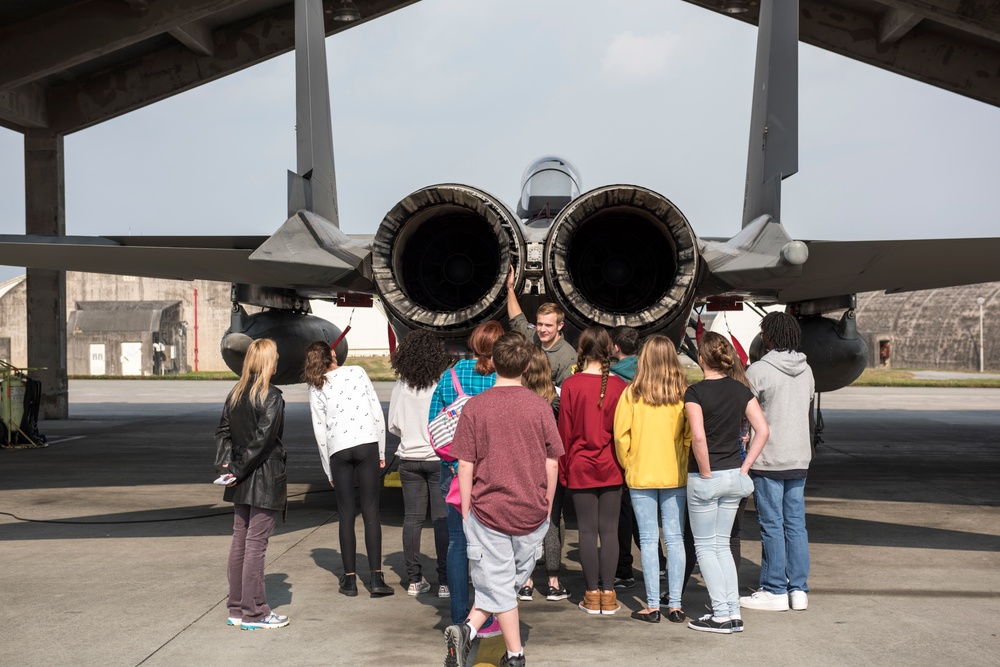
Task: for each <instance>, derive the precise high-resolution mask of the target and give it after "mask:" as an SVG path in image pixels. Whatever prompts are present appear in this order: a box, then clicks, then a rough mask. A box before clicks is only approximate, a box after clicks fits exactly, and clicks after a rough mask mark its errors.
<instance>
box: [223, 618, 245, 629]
mask: <svg viewBox="0 0 1000 667" xmlns="http://www.w3.org/2000/svg"><path fill="white" fill-rule="evenodd" d="M226 625H232V626H234V627H237V628H239V627H242V626H243V618H242V617H240V616H230V617H229V618H227V619H226Z"/></svg>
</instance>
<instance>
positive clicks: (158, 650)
mask: <svg viewBox="0 0 1000 667" xmlns="http://www.w3.org/2000/svg"><path fill="white" fill-rule="evenodd" d="M337 516H338V514H337V512H334V513H333V514H331V515H330V517H329V518H328V519H327V520H326V521H324V522H323V523H321V524H319V525H318V526H316V527H315V528H313V529H312V530H310V531H309V532H308V533H306V534H305V535H303V536H302V537H301V538H300V539H299V540H297V541H296V542H295V543H294V544H291V545H289V546H288V547H287V548H286V549H285V550H284V551H282V552H281V553H280V554H278V555H277V556H275V557H274V558H273V559H272V560H271V561H270V562H268V563H267V564H266V565H265V569H266V568H267V567H270V566H272V565H274V564H275V563H277V562H278V561H279V560H281V557H282V556H284V555H285V554H287V553H288V552H289V551H291V550H292V549H294V548H295V547H297V546H299V545H300V544H302V543H303V542H305V541H306V540H307V539H309V538H310V537H312V536H313V534H315V533H316V531H318V530H319V529H320V528H322V527H323V526H325V525H327V524H328V523H330V522H331V521H333V520H334V519H336V518H337ZM228 597H229V596H226V597H224V598H222V599H221V600H219V601H218V602H216V603H215V604H213V605H212V606H211V607H209V608H208V609H206V610H205V612H204V613H203V614H201V615H200V616H198V618H196V619H194V620H193V621H191V622H190V623H188V624H187V625H185V626H184V627H183V628H181V629H180V630H178V631H177V633H176V634H174V636H173V637H171V638H170V639H168V640H167V641H165V642H163V643H162V644H160V645H159V646H158V647H156V650H155V651H153V652H152V653H150V654H149V655H147V656H146V657H145V658H143V659H142V660H140V661H139V662H137V663H136V664H135V667H140V666H141V665H144V664H146V662H147V661H149V659H150V658H152V657H153V656H154V655H156V654H157V653H159V652H160V651H162V650H163V649H164V648H166V647H167V645H169V644H170V643H172V642H173V641H174V640H175V639H177V638H178V637H180V636H181V635H182V634H184V632H186V631H187V630H188V629H190V628H191V627H192V626H193V625H194V624H195V623H197V622H198V621H200V620H201V619H203V618H205V617H206V616H208V615H209V614H210V613H212V612H213V611H215V609H216V607H218V606H219V605H220V604H225V602H226V600H227V599H228Z"/></svg>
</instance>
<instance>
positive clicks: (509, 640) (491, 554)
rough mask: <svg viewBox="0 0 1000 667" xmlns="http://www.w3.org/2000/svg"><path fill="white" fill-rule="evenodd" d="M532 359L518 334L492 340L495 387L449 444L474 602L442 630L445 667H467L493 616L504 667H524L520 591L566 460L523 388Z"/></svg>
mask: <svg viewBox="0 0 1000 667" xmlns="http://www.w3.org/2000/svg"><path fill="white" fill-rule="evenodd" d="M530 358H531V344H530V343H529V342H528V339H527V338H525V337H524V336H523V335H521V334H520V333H517V332H510V333H506V334H504V335H503V336H501V337H500V338H499V339H497V341H496V343H494V344H493V365H494V367H496V371H497V381H496V384H495V385H494V386H493V387H492V388H491V389H487V390H486V391H484V392H483V393H481V394H479V395H477V396H474V397H473V398H471V399H470V400H469V402H468V403H466V404H465V407H464V408H463V409H462V416H461V418H460V419H459V421H458V430H457V432H456V433H455V439H454V441H453V442H452V445H451V454H452V456H454V457H455V458H457V459H458V461H459V463H458V483H459V490H460V491H461V495H462V517H463V519H464V528H465V535H466V539H467V540H468V545H469V546H468V553H469V572H470V574H471V575H472V584H473V587H474V588H475V592H476V600H475V608H474V609H473V610H472V612H471V613H470V614H469V619H468V620H467V621H466V622H465V623H461V624H458V625H451V626H449V627H448V628H447V629H446V630H445V640H446V642H447V645H448V653H447V656H446V657H445V665H446V666H449V667H465V665H466V659H467V658H468V656H469V651H470V649H471V648H472V642H473V641H474V640H475V638H476V632H477V631H478V629H479V628H480V627H482V624H483V623H484V622H485V621H486V618H487V616H489V615H490V614H491V613H493V614H496V617H497V620H498V621H499V622H500V629H501V631H502V632H503V638H504V642H505V643H506V645H507V653H506V654H505V655H504V657H503V658H502V659H501V661H500V665H501V667H523V666H524V664H525V661H524V651H523V648H522V646H521V630H520V625H519V622H520V621H519V618H518V613H517V590H518V589H519V588H520V587H521V586H523V585H524V583H525V582H526V581H527V580H528V577H529V576H530V575H531V571H532V569H533V568H534V566H535V562H536V561H537V560H538V558H539V557H540V556H541V549H542V539H543V538H544V537H545V533H546V531H547V530H548V526H549V513H550V512H551V509H552V498H553V496H554V495H555V491H556V477H557V475H558V472H559V457H560V456H561V455H562V453H563V446H562V440H561V439H560V437H559V430H558V428H557V427H556V422H555V418H554V417H553V416H552V408H551V407H549V404H548V402H546V401H545V399H543V398H541V397H540V396H538V395H537V394H535V393H534V392H532V391H531V390H529V389H525V388H524V387H522V386H521V374H522V373H524V370H525V369H526V368H527V366H528V361H529V360H530Z"/></svg>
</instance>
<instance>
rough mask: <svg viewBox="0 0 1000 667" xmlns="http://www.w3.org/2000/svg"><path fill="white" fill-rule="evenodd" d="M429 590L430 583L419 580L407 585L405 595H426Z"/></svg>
mask: <svg viewBox="0 0 1000 667" xmlns="http://www.w3.org/2000/svg"><path fill="white" fill-rule="evenodd" d="M430 589H431V582H429V581H427V580H426V579H421V580H420V581H417V582H414V583H412V584H410V585H409V587H407V589H406V594H407V595H420V594H421V593H426V592H427V591H429V590H430Z"/></svg>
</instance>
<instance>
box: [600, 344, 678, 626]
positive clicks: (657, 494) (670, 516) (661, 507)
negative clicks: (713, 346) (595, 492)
mask: <svg viewBox="0 0 1000 667" xmlns="http://www.w3.org/2000/svg"><path fill="white" fill-rule="evenodd" d="M685 390H687V378H686V377H685V375H684V370H683V369H682V368H681V364H680V361H679V360H678V359H677V350H676V349H675V348H674V344H673V343H672V342H671V341H670V339H668V338H667V337H666V336H659V335H656V336H652V337H650V338H649V340H647V341H646V343H645V344H644V345H643V347H642V351H641V352H640V353H639V361H638V372H637V373H636V376H635V380H634V381H633V382H632V384H631V385H629V387H628V388H627V389H626V390H625V392H624V393H623V394H622V398H621V400H620V401H618V409H617V410H616V412H615V453H616V454H617V456H618V462H619V463H620V464H621V466H622V467H623V468H624V469H625V484H626V486H627V487H628V488H629V493H630V495H631V499H632V507H633V509H634V510H635V518H636V522H637V524H638V526H639V548H640V549H641V551H642V575H643V581H644V582H645V584H646V607H645V608H644V609H642V610H640V611H636V612H633V613H632V618H635V619H637V620H640V621H646V622H649V623H659V622H660V577H659V553H658V547H659V544H660V530H659V527H658V526H657V513H659V515H660V519H661V521H662V523H663V540H664V543H665V544H666V546H667V582H668V590H669V600H668V611H667V619H668V620H670V621H671V622H674V623H680V622H682V621H683V620H684V612H683V611H682V609H681V588H682V585H683V583H684V566H685V563H686V558H685V554H684V513H685V508H686V506H687V489H686V485H687V467H688V451H689V450H690V448H691V425H690V424H689V423H688V420H687V417H686V416H685V413H684V392H685Z"/></svg>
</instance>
